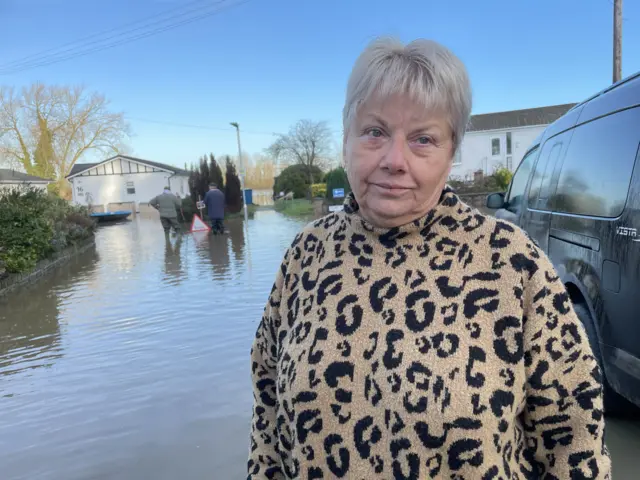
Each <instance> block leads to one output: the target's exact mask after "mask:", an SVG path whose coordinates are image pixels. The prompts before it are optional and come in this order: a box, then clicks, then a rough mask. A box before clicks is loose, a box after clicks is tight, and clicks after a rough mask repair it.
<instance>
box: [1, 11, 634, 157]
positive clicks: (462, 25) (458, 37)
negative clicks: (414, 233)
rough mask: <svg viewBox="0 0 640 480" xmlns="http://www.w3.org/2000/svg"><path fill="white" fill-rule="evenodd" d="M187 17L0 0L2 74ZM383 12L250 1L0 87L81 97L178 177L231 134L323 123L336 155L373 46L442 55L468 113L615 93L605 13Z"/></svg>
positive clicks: (267, 139)
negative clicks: (113, 115)
mask: <svg viewBox="0 0 640 480" xmlns="http://www.w3.org/2000/svg"><path fill="white" fill-rule="evenodd" d="M237 1H238V0H227V3H228V4H229V3H235V2H237ZM211 2H212V3H213V2H215V0H211ZM187 3H189V2H188V0H135V1H134V2H133V1H128V0H110V1H109V2H104V1H97V0H0V18H2V19H3V28H2V29H0V58H1V59H2V60H1V61H0V67H1V66H2V64H3V63H5V62H9V61H13V60H18V59H21V58H22V57H24V56H27V55H31V54H34V53H40V52H41V51H43V50H46V49H48V48H52V47H56V46H59V45H62V44H65V43H67V42H71V41H74V40H77V39H79V38H82V37H85V36H87V35H91V34H95V33H97V32H101V31H103V30H107V29H110V28H113V27H117V26H120V25H122V24H125V23H129V22H134V21H137V20H143V19H145V18H147V17H149V16H150V15H154V14H158V13H161V12H163V11H165V10H168V9H172V8H177V7H180V6H181V5H184V4H187ZM392 3H393V2H391V1H389V0H367V1H364V0H323V1H312V0H304V1H303V0H251V1H249V2H248V3H245V4H242V5H240V6H237V7H235V8H232V9H229V10H227V11H225V12H222V13H220V14H219V15H216V16H213V17H209V18H206V19H204V20H202V21H199V22H195V23H192V24H190V25H186V26H183V27H180V28H177V29H174V30H170V31H167V32H164V33H161V34H159V35H156V36H152V37H149V38H146V39H143V40H139V41H137V42H133V43H129V44H127V45H124V46H120V47H116V48H113V49H109V50H105V51H102V52H97V53H93V54H91V55H88V56H84V57H80V58H76V59H73V60H70V61H67V62H62V63H58V64H54V65H50V66H46V67H41V68H36V69H32V70H26V71H23V72H19V73H15V74H10V75H2V76H0V84H3V85H12V86H15V87H22V86H25V85H29V84H30V83H32V82H35V81H41V82H44V83H48V84H83V85H86V86H87V87H88V88H90V89H91V90H96V91H99V92H101V93H104V94H105V95H106V96H107V97H108V98H109V99H110V100H111V102H112V107H113V108H114V109H116V110H121V111H124V112H125V113H126V114H127V116H128V117H129V118H130V123H131V127H132V130H133V133H134V136H133V137H132V138H131V140H130V142H129V143H130V145H131V147H132V153H133V154H135V155H136V156H139V157H142V158H148V159H150V160H155V161H160V162H166V163H172V164H175V165H183V164H184V163H185V162H191V161H195V160H197V158H198V157H199V156H200V155H202V154H203V153H207V152H211V151H212V152H214V153H216V154H225V153H231V154H233V153H235V152H236V151H237V150H236V143H235V142H236V139H235V132H234V130H232V129H231V127H229V126H228V124H229V122H231V121H237V122H239V123H240V126H241V129H242V131H243V135H242V143H243V149H244V150H246V151H248V152H250V153H258V152H260V151H261V150H262V149H264V148H265V147H267V146H268V145H269V144H270V143H271V142H272V141H273V135H271V134H270V132H285V131H287V130H288V127H289V126H290V125H291V124H292V123H294V122H295V121H296V120H298V119H301V118H310V119H313V120H327V121H328V122H329V123H330V125H331V128H332V129H333V130H334V131H335V134H336V141H338V140H339V138H340V134H339V132H340V129H341V109H342V102H343V100H344V98H343V97H344V88H345V84H346V80H347V77H348V75H349V73H350V68H351V66H352V64H353V61H354V59H355V58H356V56H357V55H358V53H359V52H360V51H361V50H362V48H363V47H364V46H365V45H366V44H367V43H368V42H369V41H370V40H371V39H372V38H374V37H375V36H377V35H384V34H390V35H395V36H398V37H400V38H401V39H403V40H405V41H406V40H411V39H414V38H417V37H425V38H432V39H434V40H436V41H439V42H441V43H443V44H444V45H446V46H448V47H449V48H451V49H452V50H453V51H454V52H455V53H456V54H457V55H458V56H460V58H461V59H462V60H463V61H464V62H465V64H466V65H467V68H468V69H469V73H470V76H471V81H472V85H473V90H474V109H473V112H474V113H486V112H493V111H502V110H513V109H519V108H527V107H537V106H544V105H553V104H558V103H567V102H574V101H580V100H582V99H584V98H586V97H588V96H589V95H591V94H592V93H595V92H596V91H598V90H600V89H602V88H604V87H606V86H607V85H608V84H610V83H611V75H612V73H611V72H612V61H611V58H612V10H613V7H612V4H611V0H559V1H551V0H537V1H535V2H534V1H526V2H523V1H514V0H511V1H506V0H488V1H485V2H478V1H469V0H447V1H446V2H445V1H439V2H435V1H429V0H419V1H418V0H415V1H414V0H397V1H396V2H395V3H393V6H392ZM624 4H625V5H624V8H625V11H624V16H625V22H624V27H623V28H624V36H623V76H626V75H630V74H632V73H634V72H636V71H638V70H640V51H638V49H637V47H636V48H634V46H637V45H640V4H639V3H638V2H629V1H627V2H624ZM139 119H151V120H156V121H160V122H171V123H179V124H191V125H202V126H208V127H211V128H212V130H203V129H196V128H183V127H178V126H168V125H160V124H155V123H149V122H144V121H141V120H139Z"/></svg>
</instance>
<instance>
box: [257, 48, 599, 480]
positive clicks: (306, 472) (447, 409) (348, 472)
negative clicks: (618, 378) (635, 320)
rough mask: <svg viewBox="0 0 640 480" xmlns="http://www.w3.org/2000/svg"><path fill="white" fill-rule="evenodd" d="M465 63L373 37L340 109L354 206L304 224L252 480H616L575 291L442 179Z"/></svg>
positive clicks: (280, 288)
mask: <svg viewBox="0 0 640 480" xmlns="http://www.w3.org/2000/svg"><path fill="white" fill-rule="evenodd" d="M470 111H471V90H470V85H469V79H468V77H467V73H466V70H465V68H464V66H463V65H462V63H461V62H460V60H459V59H458V58H456V57H455V56H454V55H453V54H452V53H451V52H449V51H448V50H447V49H445V48H443V47H442V46H440V45H438V44H436V43H434V42H431V41H426V40H418V41H414V42H412V43H410V44H408V45H406V46H404V45H402V44H400V43H398V42H396V41H394V40H378V41H376V42H374V43H372V44H371V45H370V46H369V47H368V48H367V49H366V50H365V51H364V52H363V53H362V54H361V56H360V57H359V58H358V60H357V61H356V64H355V66H354V68H353V71H352V73H351V77H350V79H349V83H348V86H347V94H346V103H345V106H344V115H343V120H344V158H345V164H346V169H347V172H348V177H349V182H350V184H351V187H352V188H353V193H352V194H351V195H350V196H349V197H348V198H347V199H346V202H345V205H344V211H342V212H338V213H333V214H331V215H329V216H327V217H325V218H323V219H321V220H318V221H316V222H315V223H313V224H311V225H310V226H308V227H307V228H305V229H304V230H303V231H302V232H301V233H300V234H299V235H298V236H297V237H296V238H295V240H294V241H293V244H292V245H291V247H290V248H289V249H288V251H287V253H286V255H285V257H284V261H283V263H282V265H281V267H280V270H279V272H278V275H277V277H276V281H275V285H274V287H273V290H272V292H271V296H270V298H269V301H268V304H267V307H266V309H265V312H264V316H263V318H262V321H261V323H260V325H259V327H258V331H257V334H256V338H255V343H254V345H253V349H252V353H251V358H252V376H253V388H254V401H255V405H254V409H253V424H252V432H251V453H250V458H249V465H248V472H249V477H248V478H249V479H263V478H269V479H271V478H275V479H284V478H304V479H321V478H322V479H332V478H349V479H357V480H362V479H374V478H384V479H387V478H394V479H424V478H447V479H478V480H480V479H484V480H488V479H543V478H544V479H561V480H566V479H596V478H597V479H603V478H609V477H610V468H611V467H610V460H609V456H608V453H607V449H606V447H605V444H604V441H603V437H604V419H603V406H602V387H601V374H600V371H599V369H598V365H597V363H596V361H595V359H594V356H593V354H592V352H591V349H590V347H589V343H588V340H587V337H586V335H585V332H584V330H583V327H582V326H581V324H580V323H579V320H578V319H577V317H576V315H575V314H574V312H573V309H572V306H571V303H570V300H569V297H568V295H567V293H566V291H565V289H564V286H563V284H562V283H561V282H560V281H559V279H558V278H557V276H556V274H555V273H554V269H553V266H552V264H551V263H550V262H549V260H548V259H547V258H546V257H545V255H544V254H543V253H542V252H541V251H540V250H538V249H537V248H536V247H535V245H534V244H533V243H532V242H531V241H530V240H529V239H528V238H527V236H526V235H525V234H524V233H523V232H522V231H520V230H519V229H518V228H516V227H514V226H513V225H511V224H508V223H505V222H502V221H499V220H496V219H494V218H489V217H486V216H484V215H482V214H480V213H479V212H478V211H476V210H474V209H472V208H470V207H468V206H467V205H465V204H464V203H462V202H461V201H460V200H459V199H458V197H457V196H456V195H455V193H454V192H452V191H451V190H450V189H449V188H448V187H447V186H446V185H445V182H446V180H447V177H448V175H449V171H450V169H451V164H452V159H453V157H454V153H455V151H456V149H457V148H459V146H460V142H461V140H462V136H463V134H464V131H465V127H466V125H467V122H468V121H469V115H470Z"/></svg>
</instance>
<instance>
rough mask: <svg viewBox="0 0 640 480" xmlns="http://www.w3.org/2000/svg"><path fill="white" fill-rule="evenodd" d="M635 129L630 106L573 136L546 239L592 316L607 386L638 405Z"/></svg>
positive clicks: (639, 115) (639, 201)
mask: <svg viewBox="0 0 640 480" xmlns="http://www.w3.org/2000/svg"><path fill="white" fill-rule="evenodd" d="M585 111H586V110H585ZM639 125H640V107H635V108H629V109H627V110H623V111H620V112H616V113H613V114H610V115H607V116H605V117H601V118H597V119H595V120H593V121H590V122H588V123H584V124H582V125H579V126H577V127H576V128H575V129H574V130H573V136H572V138H571V144H570V145H569V148H568V150H567V152H566V155H565V157H564V162H563V165H562V167H561V172H560V175H559V179H558V185H557V189H556V193H555V195H554V197H555V198H554V200H553V210H554V214H553V219H552V221H551V233H550V240H549V256H550V258H551V260H552V261H553V263H554V265H555V266H556V268H557V269H558V271H559V273H560V274H561V276H562V277H563V279H564V280H565V282H567V283H576V285H578V286H579V287H581V290H582V291H583V292H585V295H586V296H587V297H588V300H589V303H590V305H591V307H592V309H593V312H594V313H595V315H596V326H597V329H598V332H599V340H600V343H601V351H602V354H603V360H604V366H605V373H606V375H607V377H608V380H609V383H610V384H611V385H612V386H613V387H614V389H615V390H617V391H618V392H619V393H621V394H623V395H624V396H626V397H627V398H629V399H631V400H634V401H636V402H638V403H640V342H639V341H638V339H640V321H638V312H639V311H640V295H639V293H638V292H640V171H639V169H638V168H637V166H636V157H637V155H638V147H639V145H640V128H639V127H638V126H639ZM634 168H635V171H634ZM632 179H633V180H632ZM629 192H630V193H629Z"/></svg>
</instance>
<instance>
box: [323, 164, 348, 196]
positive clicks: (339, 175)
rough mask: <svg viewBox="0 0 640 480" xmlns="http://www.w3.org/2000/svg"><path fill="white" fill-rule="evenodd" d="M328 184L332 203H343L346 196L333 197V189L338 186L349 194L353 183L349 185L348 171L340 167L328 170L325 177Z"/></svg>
mask: <svg viewBox="0 0 640 480" xmlns="http://www.w3.org/2000/svg"><path fill="white" fill-rule="evenodd" d="M324 180H325V182H326V184H327V198H328V199H329V200H330V201H331V203H342V202H343V201H344V198H333V190H334V189H336V188H342V189H344V194H345V196H347V195H348V194H349V192H351V185H349V179H348V178H347V172H346V171H345V169H344V168H342V167H338V168H334V169H333V170H331V171H329V172H327V174H326V175H325V177H324Z"/></svg>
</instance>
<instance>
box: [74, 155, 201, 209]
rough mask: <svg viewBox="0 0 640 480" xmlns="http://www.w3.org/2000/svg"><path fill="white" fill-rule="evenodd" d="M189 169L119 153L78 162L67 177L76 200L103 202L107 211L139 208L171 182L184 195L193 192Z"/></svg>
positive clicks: (96, 203) (90, 202)
mask: <svg viewBox="0 0 640 480" xmlns="http://www.w3.org/2000/svg"><path fill="white" fill-rule="evenodd" d="M188 179H189V172H187V171H186V170H184V169H182V168H177V167H174V166H172V165H166V164H163V163H158V162H151V161H149V160H142V159H140V158H134V157H129V156H126V155H118V156H115V157H112V158H108V159H107V160H104V161H102V162H99V163H78V164H76V165H74V166H73V168H72V170H71V173H70V174H69V175H68V176H67V180H69V182H70V183H71V186H72V190H73V202H74V203H76V204H79V205H92V206H97V207H100V206H102V207H103V208H104V210H105V211H109V210H113V209H118V207H119V206H122V204H126V205H130V206H131V207H132V208H135V209H136V210H139V207H140V204H145V203H148V202H149V200H151V199H152V198H153V197H155V196H156V195H158V194H160V193H162V190H163V188H164V187H165V186H169V187H170V188H171V191H172V192H173V193H177V194H179V195H180V197H182V198H184V197H185V196H187V195H189V193H190V192H189V183H188Z"/></svg>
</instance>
